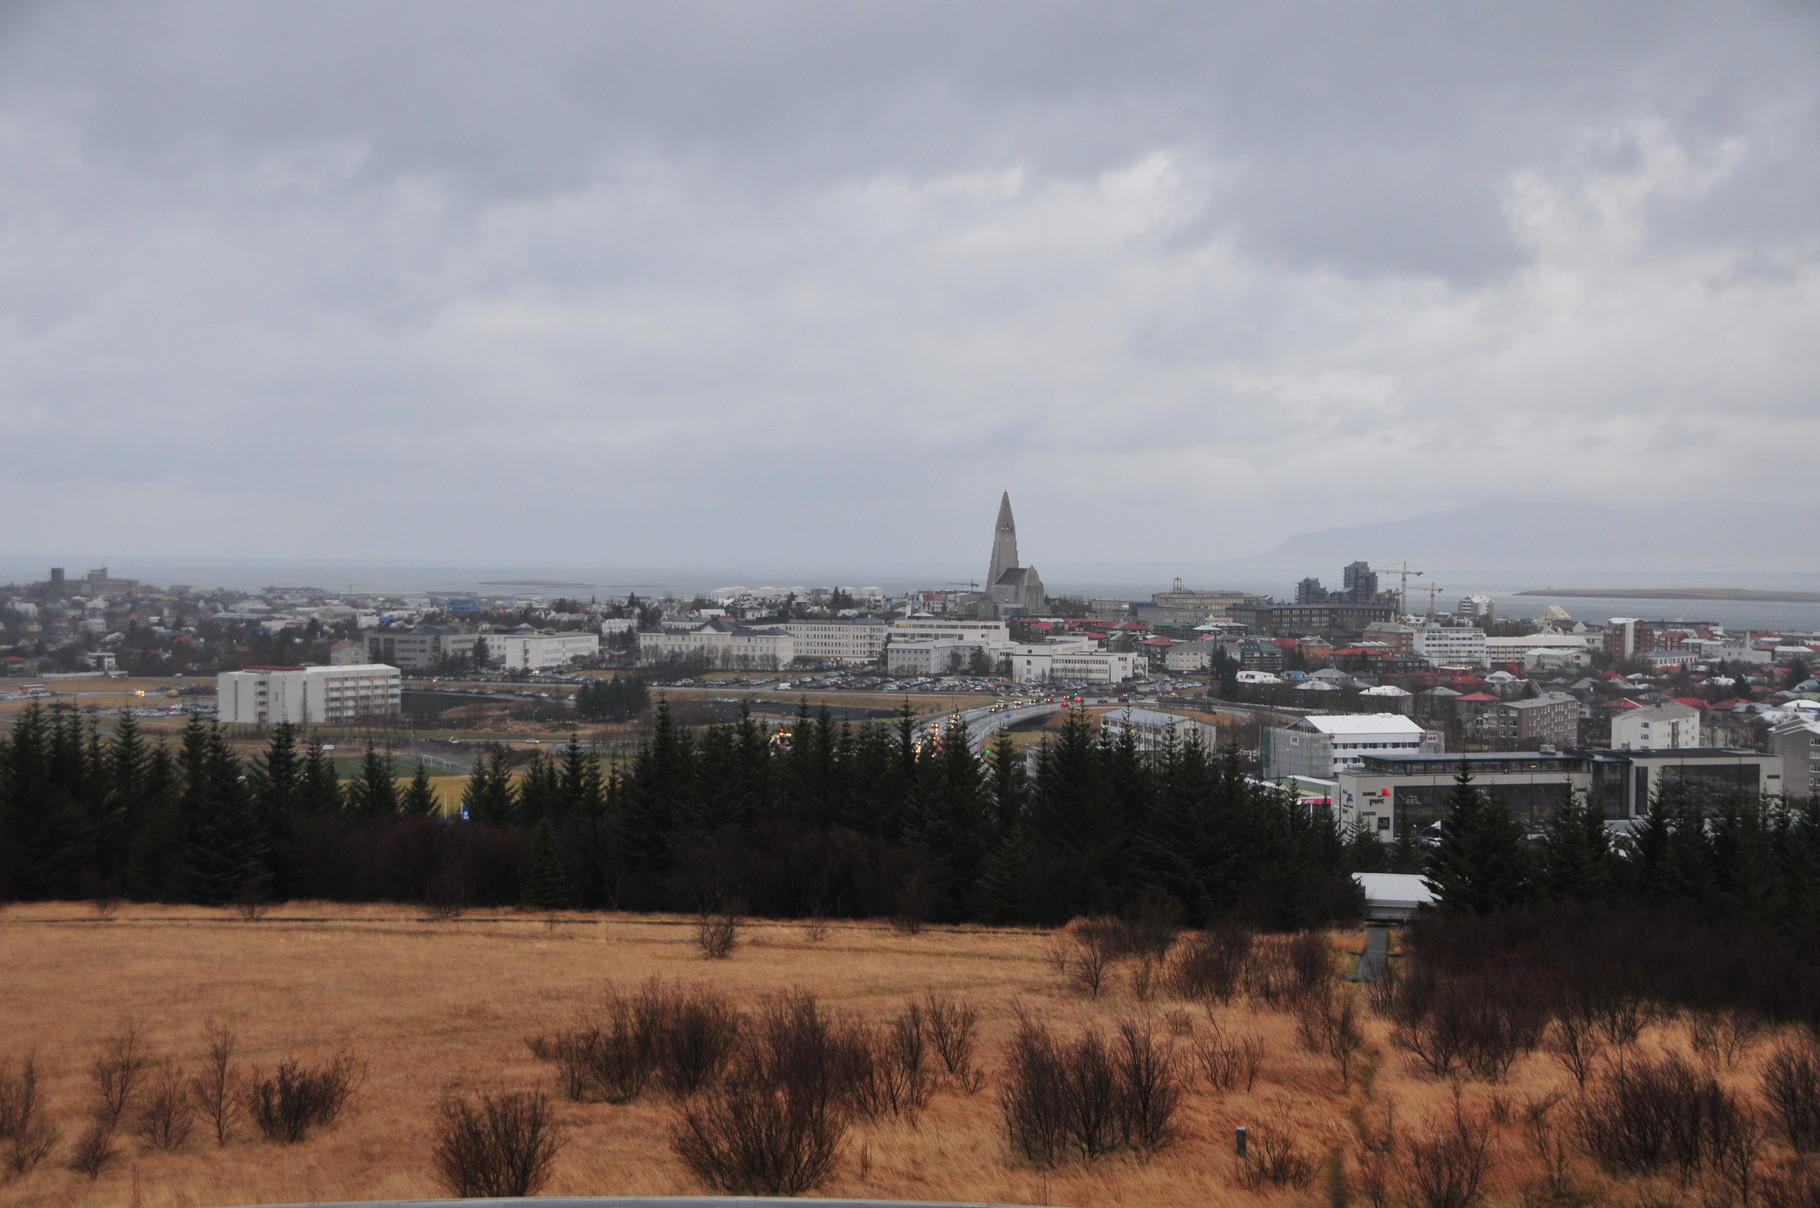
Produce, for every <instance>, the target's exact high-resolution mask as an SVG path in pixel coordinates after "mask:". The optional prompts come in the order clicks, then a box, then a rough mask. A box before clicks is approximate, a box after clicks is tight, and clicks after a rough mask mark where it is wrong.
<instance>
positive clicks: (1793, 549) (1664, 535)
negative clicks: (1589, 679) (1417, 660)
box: [1243, 500, 1820, 576]
mask: <svg viewBox="0 0 1820 1208" xmlns="http://www.w3.org/2000/svg"><path fill="white" fill-rule="evenodd" d="M1355 558H1363V559H1365V560H1367V561H1369V562H1371V563H1372V565H1373V566H1374V567H1376V568H1377V569H1379V570H1380V571H1382V570H1383V569H1385V567H1386V566H1387V565H1388V564H1390V563H1393V562H1396V561H1399V560H1401V559H1404V558H1407V559H1408V560H1409V561H1410V562H1411V563H1412V564H1413V565H1416V566H1423V565H1424V564H1426V563H1434V564H1437V565H1451V566H1472V567H1488V566H1493V565H1503V566H1510V567H1521V568H1549V569H1550V570H1551V571H1564V570H1574V569H1582V568H1584V569H1588V570H1605V571H1628V572H1649V571H1664V572H1681V573H1686V572H1694V573H1700V572H1706V573H1724V572H1732V571H1750V572H1757V573H1770V574H1778V575H1799V576H1811V575H1813V574H1815V573H1817V572H1820V508H1815V507H1788V506H1785V505H1776V504H1767V503H1766V504H1763V505H1761V506H1754V505H1743V504H1722V505H1688V504H1672V505H1664V506H1661V507H1644V506H1638V507H1634V508H1613V507H1598V506H1583V505H1579V504H1568V503H1550V502H1536V501H1510V500H1487V501H1486V502H1483V503H1475V504H1469V505H1466V506H1464V507H1457V508H1449V509H1447V510H1445V511H1438V512H1428V513H1425V514H1423V515H1420V516H1411V517H1408V518H1407V519H1403V520H1381V521H1375V522H1373V523H1371V524H1355V525H1347V526H1344V527H1340V528H1330V529H1322V530H1319V531H1317V532H1309V533H1298V534H1296V535H1295V536H1293V537H1291V538H1289V539H1288V540H1287V541H1285V542H1283V543H1282V544H1281V545H1279V546H1277V547H1276V548H1275V549H1274V550H1271V551H1270V552H1269V553H1265V554H1259V555H1257V556H1255V557H1252V558H1247V559H1244V560H1243V563H1244V564H1246V565H1255V566H1289V565H1294V566H1305V567H1307V568H1308V573H1311V574H1318V573H1321V572H1323V571H1326V572H1327V573H1328V574H1329V575H1334V574H1337V572H1338V570H1339V568H1340V567H1341V566H1342V565H1344V564H1345V563H1347V562H1351V561H1352V560H1353V559H1355Z"/></svg>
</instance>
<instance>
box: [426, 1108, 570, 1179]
mask: <svg viewBox="0 0 1820 1208" xmlns="http://www.w3.org/2000/svg"><path fill="white" fill-rule="evenodd" d="M564 1139H565V1138H564V1135H563V1128H562V1125H560V1124H559V1123H557V1120H556V1115H555V1112H554V1111H552V1110H551V1107H550V1101H549V1100H548V1099H546V1098H545V1097H544V1096H543V1095H542V1094H541V1093H532V1094H526V1093H524V1092H514V1093H512V1094H505V1095H491V1094H483V1095H481V1096H480V1099H479V1101H478V1102H477V1103H470V1102H468V1101H466V1100H461V1099H453V1098H450V1099H445V1100H443V1103H442V1122H441V1126H440V1128H439V1129H438V1132H437V1138H436V1151H435V1153H434V1155H433V1156H432V1159H431V1160H432V1163H433V1164H434V1166H435V1168H436V1177H437V1180H438V1181H439V1182H440V1183H441V1184H442V1185H443V1187H445V1188H446V1189H447V1190H448V1191H449V1193H450V1194H452V1195H457V1196H462V1197H468V1198H477V1197H494V1196H530V1195H536V1194H537V1193H538V1192H539V1191H541V1190H543V1187H544V1185H545V1184H546V1183H548V1182H549V1180H550V1172H551V1170H552V1168H553V1167H554V1166H555V1164H556V1155H557V1154H558V1153H559V1152H561V1150H562V1147H563V1142H564Z"/></svg>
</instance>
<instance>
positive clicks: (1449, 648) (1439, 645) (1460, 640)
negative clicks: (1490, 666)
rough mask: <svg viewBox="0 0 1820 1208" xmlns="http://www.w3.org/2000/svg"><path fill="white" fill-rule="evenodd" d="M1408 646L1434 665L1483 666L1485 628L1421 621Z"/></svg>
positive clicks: (1418, 655)
mask: <svg viewBox="0 0 1820 1208" xmlns="http://www.w3.org/2000/svg"><path fill="white" fill-rule="evenodd" d="M1410 649H1411V650H1412V651H1413V652H1414V653H1415V654H1416V656H1417V657H1419V658H1424V659H1427V660H1428V662H1429V665H1430V666H1433V667H1483V666H1485V631H1484V630H1483V629H1467V628H1464V627H1459V626H1453V625H1424V626H1422V627H1421V628H1419V629H1417V630H1416V631H1415V633H1414V634H1413V635H1412V638H1411V641H1410Z"/></svg>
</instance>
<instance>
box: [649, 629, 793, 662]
mask: <svg viewBox="0 0 1820 1208" xmlns="http://www.w3.org/2000/svg"><path fill="white" fill-rule="evenodd" d="M695 657H699V658H702V659H704V660H706V662H707V663H708V665H709V666H710V667H720V668H723V669H735V668H738V669H748V670H755V671H777V670H781V669H782V668H785V667H788V666H789V665H790V664H791V662H792V661H794V660H795V658H796V639H795V638H793V637H791V636H790V635H789V634H788V633H786V632H785V631H784V630H783V629H781V628H765V629H755V628H749V627H747V626H744V625H736V624H734V623H733V622H731V621H723V620H714V621H701V622H697V623H692V624H673V623H666V624H665V625H664V627H663V629H661V630H659V631H656V632H653V633H641V634H639V635H638V659H639V662H641V663H661V662H665V661H667V660H670V659H682V658H695Z"/></svg>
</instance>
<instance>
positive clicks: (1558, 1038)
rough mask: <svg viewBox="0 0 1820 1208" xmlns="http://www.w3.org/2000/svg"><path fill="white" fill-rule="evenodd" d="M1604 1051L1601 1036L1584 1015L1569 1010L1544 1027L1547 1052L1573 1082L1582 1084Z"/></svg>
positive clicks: (1602, 1037)
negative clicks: (1571, 1077) (1569, 1075)
mask: <svg viewBox="0 0 1820 1208" xmlns="http://www.w3.org/2000/svg"><path fill="white" fill-rule="evenodd" d="M1604 1051H1605V1037H1604V1035H1603V1034H1602V1033H1600V1031H1599V1030H1598V1029H1597V1028H1595V1027H1594V1026H1593V1024H1592V1021H1591V1020H1589V1019H1587V1018H1586V1017H1585V1016H1584V1015H1580V1014H1578V1013H1575V1012H1569V1013H1567V1014H1565V1015H1562V1016H1561V1017H1560V1018H1558V1019H1556V1020H1555V1021H1554V1023H1553V1024H1552V1025H1551V1026H1550V1028H1549V1030H1548V1054H1549V1056H1551V1057H1553V1058H1554V1059H1555V1062H1556V1063H1557V1064H1558V1065H1560V1067H1561V1068H1562V1069H1564V1070H1566V1071H1567V1072H1568V1073H1569V1074H1571V1075H1572V1076H1573V1080H1574V1083H1575V1085H1577V1086H1581V1087H1584V1086H1585V1085H1586V1080H1587V1079H1588V1078H1590V1077H1591V1076H1592V1073H1593V1070H1594V1068H1596V1067H1597V1065H1598V1062H1599V1054H1601V1053H1603V1052H1604Z"/></svg>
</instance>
